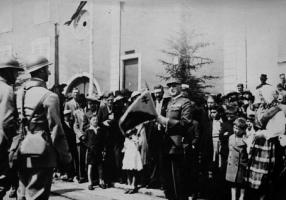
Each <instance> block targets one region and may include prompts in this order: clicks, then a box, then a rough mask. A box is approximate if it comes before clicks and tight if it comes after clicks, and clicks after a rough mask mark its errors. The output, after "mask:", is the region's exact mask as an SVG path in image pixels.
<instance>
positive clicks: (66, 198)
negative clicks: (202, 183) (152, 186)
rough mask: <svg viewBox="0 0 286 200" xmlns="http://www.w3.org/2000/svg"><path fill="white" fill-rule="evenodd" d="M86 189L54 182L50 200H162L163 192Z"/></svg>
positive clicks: (8, 199)
mask: <svg viewBox="0 0 286 200" xmlns="http://www.w3.org/2000/svg"><path fill="white" fill-rule="evenodd" d="M87 187H88V183H82V184H78V183H77V182H72V183H70V182H62V181H55V182H54V183H53V185H52V194H51V197H50V200H164V198H162V197H158V196H160V195H161V196H163V192H162V191H159V190H149V189H148V190H147V189H143V188H142V189H140V193H136V194H124V192H125V189H124V188H126V186H125V185H120V184H117V185H116V187H117V188H107V189H101V188H99V187H96V188H95V189H94V190H88V189H87ZM142 193H146V194H142ZM152 195H153V196H152ZM154 195H157V196H154ZM4 200H15V198H14V199H12V198H8V197H6V198H4Z"/></svg>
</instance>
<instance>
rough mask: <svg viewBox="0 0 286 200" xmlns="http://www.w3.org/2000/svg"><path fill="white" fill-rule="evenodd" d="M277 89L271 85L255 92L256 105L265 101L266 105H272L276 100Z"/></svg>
mask: <svg viewBox="0 0 286 200" xmlns="http://www.w3.org/2000/svg"><path fill="white" fill-rule="evenodd" d="M275 91H276V90H275V89H274V87H273V86H271V85H264V86H263V87H261V88H259V89H257V90H256V91H255V102H254V104H256V103H262V102H263V101H264V102H265V103H271V102H272V101H273V100H274V96H273V95H274V94H275Z"/></svg>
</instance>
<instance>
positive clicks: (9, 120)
mask: <svg viewBox="0 0 286 200" xmlns="http://www.w3.org/2000/svg"><path fill="white" fill-rule="evenodd" d="M2 70H3V71H2ZM16 71H23V68H21V67H20V65H19V63H18V62H17V61H16V60H13V59H12V60H9V61H8V62H5V63H0V91H1V92H0V155H1V156H0V200H1V199H3V197H4V196H5V194H6V191H7V190H8V189H9V187H10V184H11V183H9V179H10V178H11V177H9V174H10V173H9V164H8V163H9V162H8V150H9V146H10V144H11V141H12V137H14V136H15V135H16V128H17V122H16V121H17V111H16V104H15V95H14V91H13V88H12V87H11V86H10V84H14V83H15V80H16V77H17V76H16V73H14V72H16ZM8 77H9V78H8ZM10 180H11V179H10Z"/></svg>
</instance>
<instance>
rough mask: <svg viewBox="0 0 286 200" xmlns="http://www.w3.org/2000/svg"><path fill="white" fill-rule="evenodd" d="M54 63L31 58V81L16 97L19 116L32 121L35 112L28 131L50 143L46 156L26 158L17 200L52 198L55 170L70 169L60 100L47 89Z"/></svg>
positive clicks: (45, 199) (20, 172)
mask: <svg viewBox="0 0 286 200" xmlns="http://www.w3.org/2000/svg"><path fill="white" fill-rule="evenodd" d="M51 64H52V63H50V62H49V61H48V60H47V59H46V58H44V57H35V58H32V59H31V60H30V61H29V62H28V63H27V72H28V73H30V75H31V79H30V80H29V81H28V82H27V83H26V84H25V85H24V86H23V88H22V89H21V90H20V91H19V93H18V94H17V108H18V112H19V116H21V115H24V117H26V118H27V119H28V120H29V119H30V117H31V115H32V113H33V112H35V113H34V115H33V116H32V119H31V120H30V123H29V124H27V126H28V129H29V130H30V131H31V132H32V133H36V132H42V137H43V138H44V139H45V141H46V142H47V143H48V145H47V146H46V149H45V152H44V154H43V155H39V156H37V157H33V156H25V157H23V160H22V162H21V163H20V167H19V172H18V174H19V189H18V199H34V200H47V199H49V195H50V189H51V184H52V178H53V170H54V168H55V167H64V166H67V165H68V164H69V162H70V161H71V154H70V152H69V149H68V143H67V140H66V137H65V134H64V131H63V128H62V124H61V120H60V105H59V98H58V96H57V95H56V94H55V93H53V92H51V91H49V90H48V89H47V87H46V82H47V81H48V78H49V75H50V71H49V68H48V67H49V65H51ZM37 105H38V106H37ZM36 107H37V110H36V111H34V110H35V109H36ZM22 111H23V112H22ZM31 148H33V147H32V146H31Z"/></svg>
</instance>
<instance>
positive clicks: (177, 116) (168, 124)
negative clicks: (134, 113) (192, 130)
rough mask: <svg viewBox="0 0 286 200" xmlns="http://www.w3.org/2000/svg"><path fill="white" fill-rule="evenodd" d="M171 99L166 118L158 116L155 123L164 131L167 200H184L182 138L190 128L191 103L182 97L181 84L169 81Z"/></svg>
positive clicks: (185, 196) (185, 195)
mask: <svg viewBox="0 0 286 200" xmlns="http://www.w3.org/2000/svg"><path fill="white" fill-rule="evenodd" d="M167 86H168V87H169V92H170V95H171V99H170V101H169V103H168V106H167V112H166V117H164V116H162V115H158V118H157V121H158V122H159V123H160V124H161V125H162V126H163V127H164V129H165V139H164V144H163V145H164V152H163V154H164V156H163V163H164V168H165V169H164V172H163V174H164V177H165V180H164V182H165V183H164V187H165V188H164V189H165V194H166V197H167V199H170V200H171V199H172V200H173V199H176V200H185V199H187V198H188V197H187V194H186V193H185V191H184V185H183V183H184V182H185V181H184V177H183V166H184V150H183V137H184V135H185V133H186V132H187V130H188V128H189V127H190V126H191V109H192V108H191V101H190V100H189V99H187V98H185V97H183V96H182V93H181V82H180V81H178V80H174V79H173V80H171V81H169V82H168V83H167Z"/></svg>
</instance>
